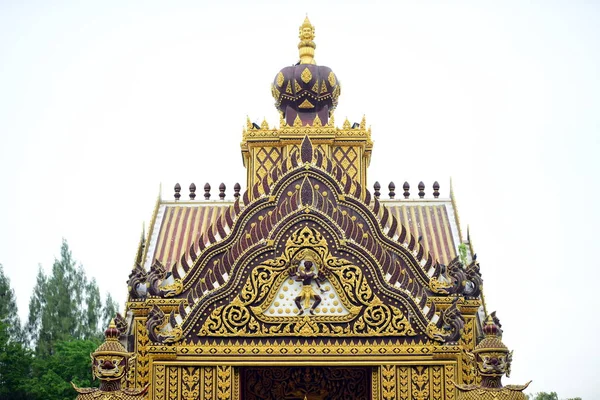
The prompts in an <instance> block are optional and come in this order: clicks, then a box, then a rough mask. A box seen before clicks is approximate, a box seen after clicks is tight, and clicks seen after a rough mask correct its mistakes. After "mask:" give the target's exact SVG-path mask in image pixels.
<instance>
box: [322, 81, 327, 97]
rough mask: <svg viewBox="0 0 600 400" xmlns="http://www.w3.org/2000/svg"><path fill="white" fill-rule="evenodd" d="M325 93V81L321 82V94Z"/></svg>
mask: <svg viewBox="0 0 600 400" xmlns="http://www.w3.org/2000/svg"><path fill="white" fill-rule="evenodd" d="M324 93H327V85H325V81H323V82H322V83H321V94H324Z"/></svg>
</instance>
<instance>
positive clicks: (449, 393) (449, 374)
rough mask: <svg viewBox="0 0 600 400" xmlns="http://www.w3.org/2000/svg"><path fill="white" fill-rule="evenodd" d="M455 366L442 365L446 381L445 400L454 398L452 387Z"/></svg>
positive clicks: (454, 390)
mask: <svg viewBox="0 0 600 400" xmlns="http://www.w3.org/2000/svg"><path fill="white" fill-rule="evenodd" d="M454 372H455V368H454V365H444V376H445V379H444V381H445V383H446V390H445V397H444V399H445V400H454V399H455V398H456V388H455V387H454V381H455V380H456V377H455V376H454Z"/></svg>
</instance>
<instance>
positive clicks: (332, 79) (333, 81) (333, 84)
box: [327, 71, 335, 87]
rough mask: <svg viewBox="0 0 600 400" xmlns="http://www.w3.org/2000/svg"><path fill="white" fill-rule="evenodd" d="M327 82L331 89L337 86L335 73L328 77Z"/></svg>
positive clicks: (331, 72) (330, 73)
mask: <svg viewBox="0 0 600 400" xmlns="http://www.w3.org/2000/svg"><path fill="white" fill-rule="evenodd" d="M327 80H328V81H329V85H330V86H331V87H334V86H335V74H334V73H333V71H330V72H329V76H328V77H327Z"/></svg>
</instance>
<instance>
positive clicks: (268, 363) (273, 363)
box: [153, 357, 458, 367]
mask: <svg viewBox="0 0 600 400" xmlns="http://www.w3.org/2000/svg"><path fill="white" fill-rule="evenodd" d="M457 363H458V361H457V360H447V361H442V360H439V361H438V360H431V361H429V360H410V361H393V360H386V359H378V360H365V359H364V358H362V357H361V358H360V359H356V360H348V361H336V360H315V359H312V360H310V359H306V360H272V359H268V358H264V359H255V360H248V361H240V360H239V359H238V358H233V357H232V358H230V359H219V360H216V359H215V360H206V361H204V360H189V361H187V360H186V361H181V360H173V361H171V360H165V361H156V362H154V363H153V364H154V365H164V366H181V367H192V366H193V367H196V366H217V365H219V366H220V365H227V366H232V367H245V366H252V367H255V366H258V367H279V366H282V367H283V366H313V367H317V366H319V367H320V366H324V367H329V366H331V367H342V366H373V367H374V366H380V365H401V366H422V365H433V366H435V365H439V366H442V365H457Z"/></svg>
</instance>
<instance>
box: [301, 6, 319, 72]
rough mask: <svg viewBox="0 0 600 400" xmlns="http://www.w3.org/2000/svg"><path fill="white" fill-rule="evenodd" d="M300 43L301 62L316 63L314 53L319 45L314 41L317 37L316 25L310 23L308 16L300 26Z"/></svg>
mask: <svg viewBox="0 0 600 400" xmlns="http://www.w3.org/2000/svg"><path fill="white" fill-rule="evenodd" d="M298 37H299V38H300V43H298V52H299V53H300V64H315V60H314V55H315V48H316V47H317V45H316V44H315V42H313V39H314V38H315V27H314V26H313V25H312V24H311V23H310V21H309V20H308V17H306V18H305V19H304V22H303V23H302V25H301V26H300V34H299V35H298Z"/></svg>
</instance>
